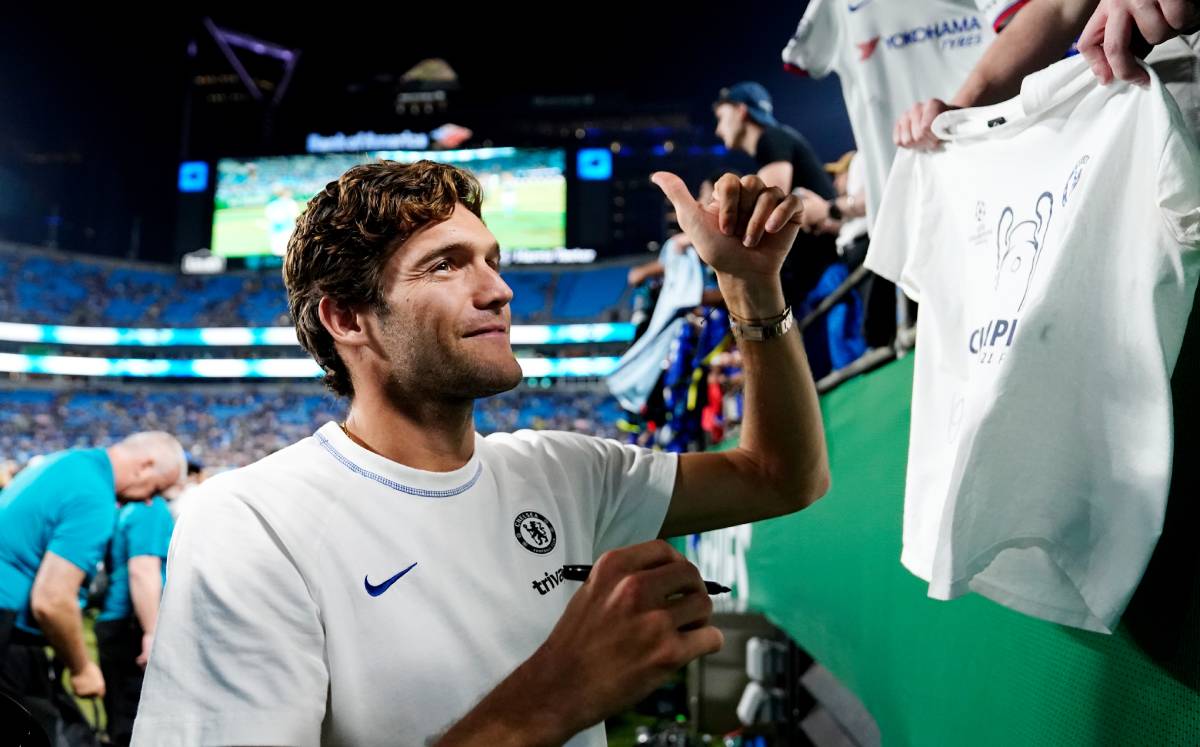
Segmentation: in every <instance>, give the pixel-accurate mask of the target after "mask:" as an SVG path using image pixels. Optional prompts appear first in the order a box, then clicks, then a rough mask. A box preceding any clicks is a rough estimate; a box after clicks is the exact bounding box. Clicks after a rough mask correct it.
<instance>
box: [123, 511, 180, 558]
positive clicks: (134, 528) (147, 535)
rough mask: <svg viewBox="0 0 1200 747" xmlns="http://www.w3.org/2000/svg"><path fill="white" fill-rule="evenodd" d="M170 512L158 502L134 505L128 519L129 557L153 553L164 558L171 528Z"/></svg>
mask: <svg viewBox="0 0 1200 747" xmlns="http://www.w3.org/2000/svg"><path fill="white" fill-rule="evenodd" d="M173 523H174V522H173V520H172V519H171V512H170V511H169V510H167V508H166V507H165V506H160V505H159V504H158V502H157V501H156V502H155V503H152V504H150V505H149V506H146V505H138V506H135V507H134V510H133V512H132V513H131V514H130V516H129V520H128V525H127V528H128V532H129V557H131V558H136V557H138V556H139V555H153V556H155V557H158V558H162V559H164V560H165V559H166V557H167V548H168V547H169V546H170V544H171V530H172V528H173Z"/></svg>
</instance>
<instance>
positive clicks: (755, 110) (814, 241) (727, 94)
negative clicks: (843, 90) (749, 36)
mask: <svg viewBox="0 0 1200 747" xmlns="http://www.w3.org/2000/svg"><path fill="white" fill-rule="evenodd" d="M773 109H774V107H773V105H772V103H771V94H770V93H768V92H767V89H766V88H764V87H763V86H762V85H761V84H759V83H755V82H753V81H743V82H741V83H736V84H734V85H732V86H729V87H728V88H722V89H721V92H720V93H719V94H718V95H717V100H716V101H715V102H714V103H713V113H714V114H715V115H716V117H717V129H716V134H717V137H719V138H721V140H722V142H724V144H725V147H726V148H729V149H730V150H739V151H742V152H743V153H748V154H749V155H750V156H751V157H752V158H754V160H755V162H756V163H757V164H758V177H759V178H760V179H762V180H763V182H765V183H766V184H767V186H769V187H779V188H780V189H782V190H783V191H784V192H785V193H788V192H793V191H795V190H796V189H801V188H802V189H806V190H808V191H809V192H813V193H815V194H817V195H820V196H821V197H823V198H825V199H826V200H830V201H832V200H833V199H834V198H835V197H836V192H835V191H834V188H833V180H832V179H830V177H829V174H828V173H826V172H825V166H824V164H823V163H822V162H821V159H820V158H818V157H817V154H816V152H815V151H814V150H813V148H812V146H811V145H809V143H808V141H807V140H805V139H804V136H803V135H801V134H800V133H799V132H797V131H796V130H794V129H793V128H791V127H789V126H787V125H785V124H781V123H780V122H779V120H777V119H776V118H775V115H774V113H773ZM835 261H837V249H836V248H835V245H834V240H833V237H832V236H828V235H820V234H815V233H803V232H802V233H800V234H799V235H798V236H797V238H796V242H795V244H793V245H792V251H791V253H790V254H789V255H788V259H787V262H786V263H785V264H784V267H783V273H784V277H783V282H784V291H785V293H786V294H787V295H788V302H789V303H790V304H792V305H794V306H795V307H796V308H799V307H800V305H801V304H802V303H803V301H804V298H805V296H806V295H807V294H808V292H809V291H810V290H812V288H813V286H815V285H816V283H817V279H818V278H820V276H821V273H822V272H823V271H824V270H825V268H826V267H828V266H829V265H830V264H831V263H833V262H835Z"/></svg>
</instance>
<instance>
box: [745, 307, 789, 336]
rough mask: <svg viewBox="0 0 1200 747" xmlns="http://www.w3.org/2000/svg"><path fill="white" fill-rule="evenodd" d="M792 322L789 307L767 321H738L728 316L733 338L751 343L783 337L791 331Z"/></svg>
mask: <svg viewBox="0 0 1200 747" xmlns="http://www.w3.org/2000/svg"><path fill="white" fill-rule="evenodd" d="M794 322H795V319H794V318H793V317H792V307H791V306H789V307H787V308H786V309H784V310H783V313H782V314H779V315H778V316H774V317H771V318H769V319H739V318H738V317H736V316H734V315H733V314H730V315H729V328H730V329H731V330H733V336H734V338H736V339H738V340H750V341H751V342H762V341H764V340H770V339H773V338H776V337H783V336H784V335H786V334H787V333H788V331H789V330H791V328H792V324H793V323H794Z"/></svg>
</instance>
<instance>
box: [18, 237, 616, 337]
mask: <svg viewBox="0 0 1200 747" xmlns="http://www.w3.org/2000/svg"><path fill="white" fill-rule="evenodd" d="M627 270H628V268H627V267H625V266H623V265H622V266H616V267H608V266H597V267H595V268H587V269H580V268H571V269H561V270H525V269H520V270H518V269H509V270H506V271H505V273H504V276H505V280H506V282H508V283H509V285H510V286H512V288H513V294H514V298H513V304H512V311H513V321H514V322H516V323H521V324H548V323H552V322H611V321H618V320H620V319H622V318H624V317H627V316H628V314H627V312H626V311H625V308H626V307H627V306H628V304H627V303H625V302H624V299H625V297H626V295H627V291H626V288H625V275H626V273H627ZM560 288H561V289H562V291H563V292H559V289H560ZM0 322H25V323H31V324H69V325H77V326H85V327H93V326H103V327H246V326H252V327H270V326H290V325H291V321H290V319H289V317H288V310H287V295H286V293H285V291H284V287H283V280H282V277H281V275H280V273H279V271H278V270H268V271H264V272H230V273H226V274H221V275H183V274H180V273H179V272H176V271H175V270H173V269H172V268H167V267H156V266H153V265H135V264H132V263H119V262H114V261H112V260H102V259H93V258H88V257H85V256H81V255H75V256H73V257H72V256H68V255H65V254H59V253H52V252H46V251H30V250H29V248H27V247H15V246H2V245H0Z"/></svg>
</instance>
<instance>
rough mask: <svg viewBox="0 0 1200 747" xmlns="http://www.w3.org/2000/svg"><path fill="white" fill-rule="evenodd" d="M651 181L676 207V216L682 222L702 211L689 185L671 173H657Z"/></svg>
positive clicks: (651, 177) (652, 175) (652, 176)
mask: <svg viewBox="0 0 1200 747" xmlns="http://www.w3.org/2000/svg"><path fill="white" fill-rule="evenodd" d="M650 181H652V182H654V183H655V184H656V185H658V188H659V189H661V190H662V191H663V194H665V195H666V196H667V199H668V200H670V201H671V205H673V206H674V207H675V215H676V216H677V217H678V218H679V220H680V221H684V220H687V219H688V218H691V217H692V214H693V213H695V212H696V211H697V210H699V209H700V206H699V204H698V203H697V202H696V200H695V198H694V197H692V193H691V192H690V191H688V188H687V185H686V184H684V183H683V180H682V179H680V178H679V177H678V176H676V175H674V174H672V173H671V172H670V171H656V172H654V173H653V174H651V176H650ZM681 225H682V223H681Z"/></svg>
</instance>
